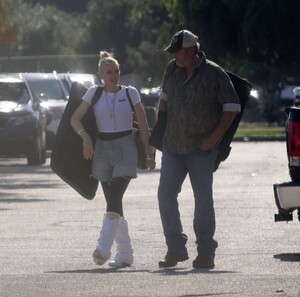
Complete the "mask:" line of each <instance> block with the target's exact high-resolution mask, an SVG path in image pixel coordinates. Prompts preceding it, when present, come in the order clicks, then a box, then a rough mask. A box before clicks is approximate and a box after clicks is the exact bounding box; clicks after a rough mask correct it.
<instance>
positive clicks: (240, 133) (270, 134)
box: [234, 122, 285, 139]
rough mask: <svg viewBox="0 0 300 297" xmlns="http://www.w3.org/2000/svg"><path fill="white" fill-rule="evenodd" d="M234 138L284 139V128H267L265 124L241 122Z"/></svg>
mask: <svg viewBox="0 0 300 297" xmlns="http://www.w3.org/2000/svg"><path fill="white" fill-rule="evenodd" d="M234 138H270V139H272V138H282V139H285V127H278V126H269V125H268V124H267V123H245V122H241V123H240V125H239V127H238V129H237V131H236V133H235V135H234Z"/></svg>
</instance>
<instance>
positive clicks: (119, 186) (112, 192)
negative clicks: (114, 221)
mask: <svg viewBox="0 0 300 297" xmlns="http://www.w3.org/2000/svg"><path fill="white" fill-rule="evenodd" d="M129 182H130V179H126V178H124V177H117V178H114V179H113V180H112V181H111V182H110V183H108V182H101V186H102V189H103V193H104V197H105V200H106V205H107V206H106V211H107V212H116V213H118V214H119V215H120V216H121V217H122V216H123V203H122V199H123V195H124V193H125V191H126V189H127V187H128V185H129Z"/></svg>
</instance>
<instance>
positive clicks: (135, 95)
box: [128, 86, 141, 106]
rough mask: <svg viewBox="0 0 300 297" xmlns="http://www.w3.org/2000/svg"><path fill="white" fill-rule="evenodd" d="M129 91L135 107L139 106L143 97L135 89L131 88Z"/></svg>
mask: <svg viewBox="0 0 300 297" xmlns="http://www.w3.org/2000/svg"><path fill="white" fill-rule="evenodd" d="M128 91H129V94H130V98H131V101H132V104H133V106H134V105H136V104H138V103H139V102H141V96H140V94H139V92H138V90H137V89H136V88H135V87H132V86H129V87H128Z"/></svg>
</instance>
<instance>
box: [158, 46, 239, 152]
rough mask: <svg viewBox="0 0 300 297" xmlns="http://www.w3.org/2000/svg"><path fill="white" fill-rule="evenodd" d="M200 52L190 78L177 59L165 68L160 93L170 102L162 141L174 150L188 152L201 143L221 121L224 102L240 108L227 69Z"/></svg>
mask: <svg viewBox="0 0 300 297" xmlns="http://www.w3.org/2000/svg"><path fill="white" fill-rule="evenodd" d="M200 56H201V58H202V60H201V63H200V65H199V66H198V67H197V68H196V69H195V72H194V74H193V75H192V76H191V77H190V78H189V79H188V80H187V78H186V74H185V71H184V69H183V68H181V67H177V66H175V61H174V60H173V61H171V62H170V63H169V65H168V66H167V68H166V71H165V75H164V79H163V83H162V94H161V97H162V99H164V100H167V102H168V110H167V111H168V121H167V126H166V131H165V134H164V139H163V142H164V144H165V145H166V146H167V147H168V148H169V150H170V151H171V152H173V153H177V154H188V153H190V152H191V151H193V150H194V149H195V148H197V147H199V145H200V143H201V141H202V139H203V138H204V137H206V136H208V135H209V134H210V133H211V132H212V131H213V130H214V129H215V128H216V126H217V125H218V123H219V121H220V119H221V116H222V113H223V110H224V108H223V107H224V106H230V105H232V106H233V107H234V108H233V109H236V108H237V109H236V110H237V111H239V108H240V105H239V98H238V96H237V94H236V92H235V90H234V87H233V85H232V83H231V80H230V78H229V76H228V75H227V74H226V72H225V71H224V70H223V69H222V68H221V67H220V66H218V65H217V64H215V63H213V62H212V61H209V60H207V59H206V58H205V55H204V53H202V52H201V53H200ZM234 111H235V110H234Z"/></svg>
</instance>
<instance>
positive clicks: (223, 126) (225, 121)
mask: <svg viewBox="0 0 300 297" xmlns="http://www.w3.org/2000/svg"><path fill="white" fill-rule="evenodd" d="M237 114H238V112H233V111H223V114H222V117H221V120H220V122H219V124H218V126H217V127H216V129H215V130H214V131H213V132H212V133H211V134H210V135H209V136H208V137H206V138H204V139H203V140H202V142H201V144H200V146H199V148H200V149H201V150H203V151H208V150H210V149H211V148H213V147H214V146H215V145H216V144H217V143H218V141H220V140H221V139H222V137H223V135H224V134H225V132H226V131H227V129H228V128H229V127H230V125H231V124H232V122H233V120H234V119H235V117H236V115H237Z"/></svg>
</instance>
